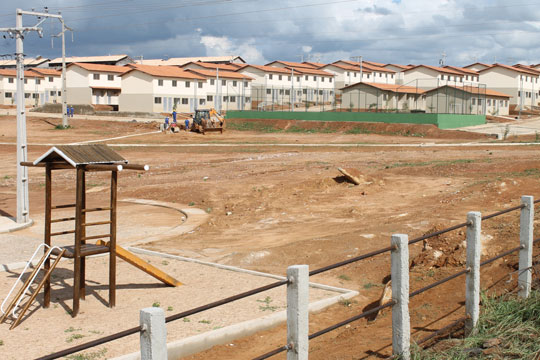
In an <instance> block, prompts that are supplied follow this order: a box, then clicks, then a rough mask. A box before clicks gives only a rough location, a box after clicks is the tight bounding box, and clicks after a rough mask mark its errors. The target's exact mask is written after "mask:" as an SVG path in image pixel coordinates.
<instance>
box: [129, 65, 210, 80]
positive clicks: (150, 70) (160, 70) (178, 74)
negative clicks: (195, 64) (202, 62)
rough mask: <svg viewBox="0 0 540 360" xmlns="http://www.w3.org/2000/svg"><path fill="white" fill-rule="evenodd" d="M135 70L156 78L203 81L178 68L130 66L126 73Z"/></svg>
mask: <svg viewBox="0 0 540 360" xmlns="http://www.w3.org/2000/svg"><path fill="white" fill-rule="evenodd" d="M136 70H137V71H140V72H143V73H145V74H148V75H151V76H156V77H166V78H180V79H196V80H205V78H204V77H202V76H197V75H196V74H193V73H191V72H189V71H187V70H184V69H182V68H179V67H178V66H157V65H139V64H131V65H130V68H129V70H128V72H131V71H136ZM128 72H126V73H124V74H123V75H126V74H127V73H128ZM123 75H122V76H123Z"/></svg>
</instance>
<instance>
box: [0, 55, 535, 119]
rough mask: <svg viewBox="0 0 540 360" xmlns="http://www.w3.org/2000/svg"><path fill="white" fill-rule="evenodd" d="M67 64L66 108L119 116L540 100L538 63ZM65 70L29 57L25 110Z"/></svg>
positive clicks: (51, 91)
mask: <svg viewBox="0 0 540 360" xmlns="http://www.w3.org/2000/svg"><path fill="white" fill-rule="evenodd" d="M66 63H67V64H68V66H67V71H66V83H67V91H66V95H67V101H68V103H69V104H93V105H109V106H110V107H111V108H112V109H114V110H120V111H142V112H170V111H172V110H173V109H174V108H176V109H177V111H180V112H191V111H193V110H194V109H196V108H201V107H215V108H217V109H227V110H252V109H257V110H267V109H269V108H273V109H278V110H279V109H291V110H294V109H307V107H310V106H312V107H315V108H317V107H319V108H321V107H322V108H324V107H325V106H327V107H341V108H354V109H359V110H361V109H364V110H366V109H367V110H369V109H371V108H373V107H375V108H377V109H387V110H388V109H400V110H408V109H417V110H423V111H427V112H450V113H481V114H499V115H505V114H508V111H509V108H510V107H511V106H512V105H514V106H518V107H520V108H532V107H535V106H538V99H539V97H540V87H539V86H538V78H539V77H540V64H538V65H523V64H516V65H512V66H510V65H504V64H483V63H474V64H470V65H467V66H464V67H456V66H444V67H436V66H430V65H400V64H383V63H376V62H371V61H362V62H354V61H349V60H338V61H335V62H333V63H331V64H322V63H315V62H301V63H299V62H289V61H273V62H270V63H268V64H265V65H254V64H246V63H245V61H244V60H243V59H242V58H241V57H239V56H223V57H205V58H172V59H168V60H161V59H150V60H142V59H141V60H138V61H134V60H132V59H131V58H129V57H128V56H127V55H109V56H103V57H100V56H95V57H82V58H81V57H79V58H66ZM4 65H5V66H4V67H7V68H5V69H0V103H2V104H13V103H14V101H15V97H14V96H13V94H14V92H15V90H16V85H15V81H14V77H15V69H13V68H10V66H11V64H7V63H4ZM2 66H3V65H2V63H0V67H2ZM59 66H61V59H54V60H50V61H48V62H42V61H35V59H34V61H32V59H26V61H25V67H26V69H27V70H26V72H25V78H26V80H25V81H26V85H25V101H26V104H27V105H41V104H44V103H48V102H57V101H59V97H60V96H61V90H60V88H61V85H60V84H61V80H60V77H61V73H60V71H59V70H58V69H59ZM433 94H437V96H436V97H434V96H433Z"/></svg>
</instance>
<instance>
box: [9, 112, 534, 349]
mask: <svg viewBox="0 0 540 360" xmlns="http://www.w3.org/2000/svg"><path fill="white" fill-rule="evenodd" d="M28 119H29V120H28V139H29V140H28V141H29V144H30V146H29V153H28V157H29V160H33V159H35V158H37V157H38V156H39V155H41V154H42V153H43V152H45V151H46V150H47V149H48V148H49V146H44V145H40V144H60V143H74V142H78V141H88V140H98V139H106V138H114V137H118V136H124V135H133V134H136V133H148V132H152V131H154V130H155V129H156V124H143V123H120V122H106V121H84V122H83V121H77V120H73V122H72V124H73V128H72V129H68V130H54V125H55V124H56V123H57V121H58V120H54V121H53V120H51V119H41V118H31V117H29V118H28ZM246 123H247V125H246ZM230 124H233V125H231V126H230V128H229V129H228V130H226V131H225V133H224V134H222V135H220V134H209V135H204V136H203V135H200V134H195V133H183V132H182V133H178V134H170V133H169V134H162V133H159V134H147V135H141V136H132V137H126V138H123V139H113V140H110V141H106V143H109V144H115V145H116V147H115V149H116V150H117V151H118V152H119V153H120V154H122V155H123V156H124V157H125V158H127V159H129V160H130V161H131V162H134V163H145V164H149V165H150V167H151V170H150V171H148V172H146V173H144V174H139V173H136V172H128V171H125V172H122V173H121V174H120V176H119V198H120V199H122V198H139V199H153V200H161V201H169V202H176V203H180V204H188V205H191V206H195V207H198V208H201V209H204V210H205V211H206V212H207V213H209V214H210V219H209V221H208V222H207V223H205V224H203V225H201V226H200V227H199V228H198V229H196V230H195V231H194V232H192V233H187V234H184V235H182V236H175V237H170V238H167V237H165V238H163V239H161V240H158V241H153V242H150V243H147V244H144V245H142V246H143V247H145V248H147V249H151V250H156V251H163V252H167V253H172V254H177V255H183V256H188V257H192V258H198V259H201V260H206V261H213V262H218V263H221V264H227V265H234V266H238V267H242V268H246V269H252V270H258V271H264V272H268V273H273V274H279V275H284V274H285V271H286V268H287V266H289V265H293V264H308V265H309V267H310V269H311V270H312V269H316V268H319V267H321V266H325V265H329V264H332V263H335V262H338V261H341V260H344V259H348V258H350V257H353V256H356V255H360V254H363V253H366V252H368V251H372V250H375V249H379V248H381V247H385V246H388V245H389V243H390V236H391V234H393V233H404V234H408V235H409V237H410V238H413V237H416V236H419V235H422V234H425V233H428V232H430V231H431V230H433V229H439V228H443V227H447V226H451V225H455V224H458V223H461V222H463V221H464V220H465V218H466V214H467V212H469V211H481V212H482V214H489V213H491V212H494V211H497V210H500V209H504V208H508V207H510V206H514V205H517V204H519V199H520V196H521V195H533V196H535V198H538V196H540V194H539V191H538V190H539V179H540V170H539V165H540V159H539V157H538V147H537V146H511V145H510V144H509V145H508V146H495V145H494V144H493V141H494V140H493V139H491V138H488V137H485V136H482V135H478V134H471V133H463V132H458V131H441V130H438V129H436V128H435V127H432V126H427V125H426V126H419V125H396V124H393V125H391V126H390V125H385V124H368V125H356V124H341V123H332V124H324V125H322V126H321V125H320V124H319V126H317V125H316V124H314V123H310V124H306V123H305V122H302V123H300V122H291V121H275V122H273V123H270V122H269V121H252V122H245V121H230ZM234 124H236V125H234ZM254 124H259V125H254ZM355 128H356V130H353V129H355ZM234 129H236V130H234ZM513 140H518V141H522V140H524V138H523V139H519V138H518V139H510V141H513ZM14 141H15V121H14V119H13V117H9V116H4V117H0V143H1V145H0V211H1V212H2V213H4V214H11V215H12V214H14V213H15V174H16V169H15V166H14V164H15V146H14V145H11V143H13V142H14ZM473 142H474V143H473ZM442 143H448V144H454V145H455V144H457V143H464V144H465V143H467V144H468V145H464V146H447V147H441V146H438V147H435V146H429V144H442ZM385 144H387V145H389V146H384V145H385ZM397 144H403V146H398V145H397ZM407 144H419V145H420V144H424V145H426V146H416V147H411V146H406V145H407ZM276 145H278V146H276ZM344 145H347V146H344ZM350 145H358V146H350ZM363 145H380V146H363ZM337 167H343V168H350V169H356V170H358V171H359V172H360V173H361V174H362V175H363V177H364V179H365V182H366V183H365V184H364V185H359V186H354V185H352V184H350V183H348V182H346V181H345V180H344V179H343V177H342V176H341V174H340V173H339V172H338V171H337ZM29 174H30V209H31V213H32V214H34V215H32V216H34V217H39V216H42V213H43V184H44V174H43V171H42V169H30V171H29ZM100 176H102V175H96V177H95V178H94V179H91V180H92V181H93V182H95V183H100V182H102V181H104V180H103V179H102V178H100ZM57 180H58V182H57V184H56V186H57V187H59V188H62V189H64V192H63V194H62V195H61V196H60V198H59V201H60V200H69V199H72V198H73V192H74V183H75V181H74V174H72V173H70V172H65V174H63V175H62V176H59V177H58V179H57ZM96 196H97V198H98V199H99V196H100V194H99V193H97V194H96ZM141 216H145V215H144V214H141ZM482 229H483V241H484V253H483V258H487V257H489V256H492V255H496V254H498V253H499V252H501V251H502V250H506V249H510V248H513V247H515V246H517V244H518V243H519V213H518V212H513V213H510V214H507V215H504V216H501V217H498V218H494V219H490V220H486V221H485V222H484V223H483V224H482ZM535 236H538V232H537V233H536V234H535ZM464 237H465V235H464V231H462V230H457V231H455V232H453V233H451V234H448V235H447V236H446V237H442V238H439V239H437V240H436V241H435V240H434V241H433V248H434V249H436V250H439V251H441V252H443V253H445V256H446V254H448V255H449V256H447V259H446V260H445V261H431V260H430V257H429V256H427V255H426V254H422V247H423V245H422V243H419V244H416V245H413V246H411V249H410V251H411V257H412V258H414V259H416V260H417V261H416V264H415V266H413V267H412V268H411V290H415V289H418V288H420V287H422V286H424V285H427V284H430V283H432V282H434V281H436V280H438V279H441V278H443V277H445V276H447V275H449V274H451V273H453V272H456V271H459V270H460V269H461V268H462V265H461V261H460V256H461V250H460V244H461V243H462V241H463V240H464ZM428 244H429V242H428ZM537 253H538V249H537V250H536V254H537ZM454 255H455V256H454ZM389 260H390V259H389V255H388V254H383V255H379V256H377V257H374V258H371V259H368V260H365V261H361V262H358V263H354V264H351V265H348V266H346V267H342V268H339V269H335V270H332V271H329V272H326V273H323V274H320V275H317V276H315V277H314V278H313V279H312V280H313V281H316V282H318V283H323V284H327V285H333V286H339V287H345V288H349V289H353V290H358V291H359V292H360V295H359V296H358V297H356V298H354V299H352V301H347V302H343V303H340V304H338V305H334V306H333V307H331V308H329V309H327V310H325V311H322V312H320V313H318V314H313V315H312V316H311V317H310V332H314V331H318V330H321V329H323V328H325V327H327V326H330V325H332V324H334V323H336V322H339V321H341V320H344V319H347V318H349V317H352V316H354V315H356V314H359V313H361V312H362V311H363V309H366V308H368V307H369V306H373V303H374V302H376V301H377V300H378V298H379V296H380V293H381V290H382V287H383V284H384V281H385V280H386V278H387V276H388V275H389V272H390V261H389ZM516 262H517V258H516V257H515V256H509V257H507V258H505V259H502V260H498V261H496V262H494V263H493V264H491V265H490V266H488V267H486V268H485V269H483V270H482V286H483V287H484V288H486V289H487V288H489V287H490V286H492V285H493V284H494V283H497V285H496V286H495V287H494V288H493V289H496V290H497V291H500V292H502V291H505V289H508V290H509V289H511V288H512V286H513V285H514V283H515V278H516V275H515V274H514V275H513V276H512V277H509V276H507V275H506V274H507V273H508V272H510V271H514V268H513V267H512V266H513V265H514V264H515V263H516ZM509 279H511V281H509V282H508V280H509ZM194 286H196V285H194ZM464 288H465V280H464V278H462V277H461V278H458V279H455V280H453V281H451V282H449V283H446V284H444V285H442V286H441V287H437V288H436V289H433V290H431V291H428V292H426V293H424V294H422V295H419V296H418V297H415V298H413V299H411V304H410V308H411V321H412V330H413V338H414V339H415V340H418V339H420V338H422V337H425V336H427V335H429V334H430V333H432V332H433V331H434V330H436V329H439V328H441V327H443V326H445V325H446V324H448V323H449V322H451V321H452V320H453V319H456V318H459V317H461V316H463V315H464V311H465V310H464V308H463V298H464V291H465V290H464ZM240 291H241V290H240V289H239V291H238V292H240ZM137 311H138V310H137ZM231 311H234V307H232V310H231ZM108 314H109V317H110V318H113V319H114V316H115V315H114V312H110V313H109V312H108ZM28 321H29V322H30V320H28ZM390 323H391V316H390V312H389V311H383V312H382V313H381V314H379V316H378V318H377V319H376V320H375V321H371V322H368V321H367V320H365V319H363V320H359V321H357V322H353V323H351V324H350V325H348V326H345V327H342V328H340V329H337V330H335V331H332V332H330V333H328V334H326V335H323V336H321V337H319V338H317V339H314V340H312V341H311V342H310V359H321V360H322V359H363V358H370V357H373V358H377V357H385V356H388V355H389V354H391V331H390ZM1 326H2V327H4V326H5V325H1ZM22 326H24V324H23V325H22ZM65 327H66V328H67V327H69V325H67V323H66V326H65ZM104 332H105V334H104V335H106V334H107V333H108V332H107V331H104ZM63 335H64V334H62V336H63ZM285 340H286V329H285V326H284V325H281V326H278V327H276V328H274V329H271V330H269V331H265V332H262V333H258V334H256V335H253V336H251V337H248V338H245V339H240V340H238V341H234V342H233V343H231V344H226V345H223V346H218V347H215V348H213V349H211V350H208V351H206V352H203V353H201V354H198V355H194V356H192V357H190V359H194V360H195V359H197V360H199V359H251V358H253V357H256V356H258V355H261V354H263V353H265V352H267V351H270V350H273V349H274V348H276V347H278V346H282V345H284V343H285ZM77 343H78V342H74V343H73V344H77ZM65 345H67V344H65V343H63V344H61V346H59V348H58V349H57V350H60V349H62V348H64V347H65ZM0 350H1V347H0ZM136 350H137V349H133V350H132V351H136ZM275 358H276V359H284V358H285V356H284V355H283V354H281V355H278V356H276V357H275Z"/></svg>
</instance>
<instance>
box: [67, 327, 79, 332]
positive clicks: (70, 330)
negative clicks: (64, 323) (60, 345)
mask: <svg viewBox="0 0 540 360" xmlns="http://www.w3.org/2000/svg"><path fill="white" fill-rule="evenodd" d="M78 330H81V328H77V329H75V328H74V327H73V326H70V327H68V328H67V329H66V330H64V332H65V333H70V332H74V331H78Z"/></svg>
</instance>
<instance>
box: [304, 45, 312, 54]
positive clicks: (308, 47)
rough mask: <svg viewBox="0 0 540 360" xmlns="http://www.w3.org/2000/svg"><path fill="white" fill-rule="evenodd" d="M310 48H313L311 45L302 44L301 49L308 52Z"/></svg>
mask: <svg viewBox="0 0 540 360" xmlns="http://www.w3.org/2000/svg"><path fill="white" fill-rule="evenodd" d="M311 50H313V48H312V47H311V46H308V45H304V46H302V51H303V52H305V53H310V52H311Z"/></svg>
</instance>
